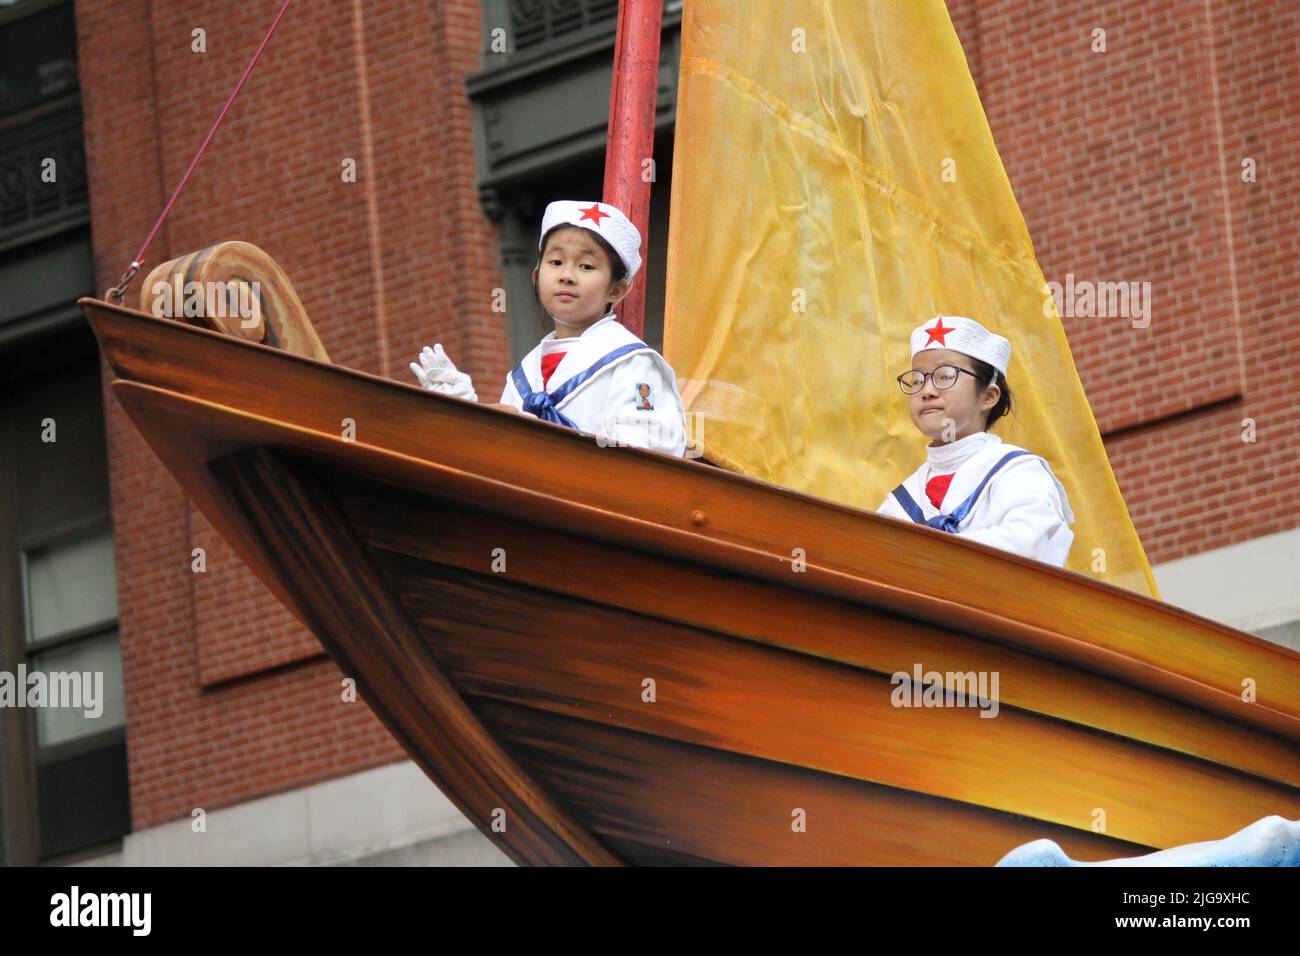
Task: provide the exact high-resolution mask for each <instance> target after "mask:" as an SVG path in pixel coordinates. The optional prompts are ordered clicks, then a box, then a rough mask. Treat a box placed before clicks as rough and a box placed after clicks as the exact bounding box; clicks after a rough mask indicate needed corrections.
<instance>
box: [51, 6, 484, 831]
mask: <svg viewBox="0 0 1300 956" xmlns="http://www.w3.org/2000/svg"><path fill="white" fill-rule="evenodd" d="M279 7H280V0H256V2H249V0H238V2H236V0H210V2H205V3H194V2H192V0H154V2H152V3H146V2H143V0H100V2H96V3H90V4H85V3H82V4H78V5H77V20H78V24H77V26H78V40H79V44H80V57H81V62H80V69H81V78H82V86H83V91H84V98H85V113H86V145H87V156H88V159H87V163H88V167H89V170H90V176H91V193H92V196H91V214H92V221H93V231H94V246H95V259H96V269H97V272H96V275H97V279H96V284H97V287H98V288H100V289H105V288H107V287H109V286H110V285H112V284H114V283H115V282H116V279H117V278H118V276H119V275H120V273H121V270H122V268H123V266H124V265H125V263H126V262H127V261H128V260H129V259H130V258H131V256H132V255H133V254H134V253H135V251H136V249H137V247H138V245H139V243H140V242H141V241H142V239H143V237H144V236H145V234H146V233H147V231H148V228H149V226H150V225H151V224H152V220H153V217H154V216H155V215H156V214H157V211H158V210H159V209H160V208H161V207H162V205H163V203H164V202H165V200H166V198H167V196H168V194H169V192H170V190H171V189H172V188H173V187H174V185H175V183H176V182H177V181H178V180H179V178H180V176H181V174H182V173H183V171H184V169H185V167H186V166H187V165H188V163H189V161H190V159H191V157H192V155H193V151H194V150H195V148H196V147H197V146H198V144H199V143H200V142H201V140H202V137H203V135H204V134H205V133H206V131H207V129H208V126H209V125H210V124H211V122H212V120H213V119H214V118H215V116H216V114H217V112H218V110H219V109H220V106H221V104H222V102H223V101H224V97H225V96H226V95H227V94H228V92H229V91H230V89H231V88H232V87H233V85H234V83H235V82H236V80H237V79H238V77H239V75H240V73H241V72H242V70H243V69H244V67H245V65H246V64H247V62H248V59H249V57H250V56H251V55H252V53H253V51H254V49H255V48H256V44H257V42H258V41H259V39H260V38H261V36H262V34H263V32H264V31H265V29H266V28H267V26H268V25H269V23H270V21H271V19H272V17H273V16H274V14H275V12H276V11H277V10H278V9H279ZM362 8H363V5H362V4H361V3H354V2H336V3H312V4H307V3H299V4H296V5H295V6H294V7H292V8H290V11H289V13H288V14H287V15H286V17H285V19H284V21H283V22H282V24H281V26H280V29H279V31H278V32H277V34H276V36H275V37H274V38H273V39H272V41H271V43H270V45H269V46H268V48H267V50H266V52H265V54H264V55H263V58H262V61H261V62H260V63H259V64H258V67H257V69H256V70H255V71H254V72H253V74H252V76H251V77H250V79H249V81H248V84H247V85H246V86H245V88H244V91H243V93H242V94H241V95H240V98H239V100H237V101H236V104H235V106H234V108H233V109H232V111H231V113H230V115H229V116H228V117H227V119H226V122H225V124H224V125H223V126H222V128H221V131H220V132H219V133H218V134H217V137H216V139H215V140H214V142H213V145H212V147H211V148H210V150H209V153H208V155H207V157H206V158H205V159H204V162H203V164H202V165H201V166H200V167H199V168H198V170H197V171H196V173H195V175H194V177H193V178H192V179H191V181H190V183H189V185H188V187H187V188H186V191H185V193H184V194H183V196H182V198H181V200H180V201H179V202H178V204H177V205H176V207H175V209H174V210H173V212H172V215H171V217H170V218H169V220H168V222H167V225H166V226H165V227H164V229H163V231H162V233H161V234H160V235H159V237H158V238H157V239H156V240H155V242H154V245H153V246H152V248H151V249H150V251H149V254H148V262H149V266H147V267H146V271H147V268H149V267H150V266H152V265H154V264H157V263H158V262H161V261H164V260H165V259H168V258H171V257H172V256H176V255H180V254H183V253H185V252H188V251H191V250H194V249H198V248H201V247H203V246H205V245H208V244H210V243H212V242H216V241H219V240H223V239H236V238H237V239H244V240H247V241H249V242H253V243H255V244H256V245H258V246H261V247H262V248H263V249H265V250H267V251H268V252H269V253H270V254H271V255H272V256H273V257H274V258H275V259H276V260H277V261H278V262H279V263H280V264H281V265H282V266H283V267H284V269H285V271H286V273H287V274H288V275H289V277H290V279H291V280H292V281H293V283H294V286H295V288H296V289H297V291H298V293H299V295H300V296H301V298H302V300H303V303H304V306H305V308H306V309H307V312H308V315H310V316H311V318H312V321H313V324H314V325H315V326H316V328H317V330H318V332H319V334H320V336H321V338H322V340H323V342H324V343H325V346H326V348H327V349H328V350H329V352H330V355H331V357H332V358H333V360H334V361H336V362H337V363H339V364H341V365H346V366H349V367H352V368H358V369H363V370H365V371H369V372H377V373H379V374H383V375H388V376H391V377H395V378H400V379H402V380H409V379H410V372H409V370H408V369H407V368H406V365H407V363H408V362H409V361H410V360H411V359H412V358H414V357H415V355H416V353H417V352H418V351H419V348H420V346H421V345H424V344H432V342H434V341H442V342H443V343H445V345H446V347H447V350H448V352H449V353H450V354H451V355H452V356H454V357H455V358H456V360H457V361H458V363H459V364H460V366H461V367H462V368H464V369H466V370H467V371H469V372H470V373H471V374H473V375H474V376H475V378H476V379H478V380H480V381H482V382H485V383H486V382H492V383H496V382H500V381H501V380H502V379H503V378H504V375H505V372H506V367H505V362H506V359H507V339H506V328H505V323H504V317H503V316H501V315H500V314H497V313H493V312H492V311H491V308H490V304H491V299H490V295H491V290H492V289H493V288H494V287H496V286H499V285H501V279H500V276H499V269H498V267H497V264H496V263H497V261H498V258H497V250H496V236H495V233H494V231H493V229H492V228H491V227H490V225H489V224H488V223H487V222H486V220H485V219H484V218H483V216H482V215H481V213H480V212H479V209H478V205H477V200H476V194H475V191H474V153H473V141H472V137H471V133H470V109H469V104H468V101H467V99H466V97H465V94H464V88H463V78H464V76H465V75H466V74H467V73H470V72H472V71H474V70H475V69H477V66H478V57H479V47H480V43H479V24H478V16H479V12H478V4H477V3H476V2H474V0H454V2H440V3H428V2H395V0H394V2H384V3H375V2H367V3H365V4H364V17H362V16H360V15H359V11H360V10H361V9H362ZM196 28H202V29H204V30H205V31H206V45H207V52H206V53H197V52H194V51H193V50H192V49H191V43H192V39H191V31H193V30H194V29H196ZM367 110H368V114H369V123H368V124H367V123H365V122H364V119H363V117H364V115H365V112H366V111H367ZM345 158H353V159H355V160H356V162H357V167H358V175H357V181H356V182H355V183H348V182H344V181H343V177H342V175H341V174H342V163H343V160H344V159H345ZM137 287H138V283H137ZM131 295H132V297H134V295H135V288H133V290H132V293H131ZM132 301H134V298H132ZM107 378H108V374H107V370H105V379H106V380H107ZM267 386H268V387H274V383H267ZM487 391H488V392H489V393H490V392H491V388H488V389H487ZM105 408H106V415H107V419H108V421H107V432H108V445H109V460H110V471H111V484H112V496H113V514H114V523H115V530H116V538H117V560H118V569H117V570H118V581H119V589H120V595H119V596H120V599H121V621H120V625H121V633H122V656H123V669H124V677H125V680H126V686H127V699H128V746H129V751H130V762H131V766H130V771H131V798H132V812H133V817H134V825H135V827H136V828H137V829H142V828H145V827H149V826H151V825H154V824H157V823H160V822H162V821H165V820H168V819H174V818H177V817H183V816H188V815H189V814H190V811H191V810H192V809H193V808H195V807H204V808H206V809H213V808H216V807H220V806H224V805H228V804H231V803H235V802H239V801H243V800H246V799H249V798H251V797H254V796H257V795H260V794H264V793H270V792H275V791H277V790H282V789H286V788H289V787H293V786H300V785H303V784H305V783H308V782H311V781H313V780H319V779H326V778H330V777H334V776H337V775H339V774H343V773H350V772H354V771H356V770H360V769H363V768H366V767H371V766H375V765H379V764H382V763H388V762H391V761H394V760H398V759H401V757H402V756H403V754H402V751H401V749H400V748H399V747H398V745H397V744H396V743H395V742H394V741H393V740H392V739H391V738H390V737H389V735H388V733H387V732H386V731H385V730H384V729H383V728H382V726H381V725H380V724H379V722H378V721H377V720H376V719H375V718H374V716H373V715H372V714H371V713H370V711H369V710H368V709H366V707H365V704H364V702H362V703H357V704H346V703H343V702H342V701H341V696H340V681H341V678H342V675H341V674H340V673H339V672H338V669H337V668H336V667H335V666H334V664H333V663H332V662H331V661H329V660H328V659H327V658H325V657H324V656H323V654H322V652H321V650H320V647H319V644H318V643H317V642H316V641H315V639H314V638H313V637H312V636H311V635H310V634H309V633H308V632H306V630H305V629H304V628H302V626H301V625H300V624H298V622H297V621H296V619H294V618H293V617H292V616H290V615H289V614H288V612H287V611H285V610H284V609H283V608H282V607H281V606H280V605H279V604H278V603H277V602H276V601H275V600H274V599H273V598H271V597H270V595H269V594H268V593H267V592H266V590H265V589H264V588H263V587H262V586H261V584H260V583H258V582H257V581H256V580H255V579H254V578H253V577H252V576H251V574H249V572H248V571H247V570H246V569H245V568H243V567H242V565H240V564H239V563H238V562H237V561H236V560H235V559H234V557H233V555H232V553H231V552H230V550H229V549H228V548H227V547H226V546H225V545H224V543H222V542H221V541H220V540H219V538H217V536H216V535H214V533H213V532H212V530H211V528H210V527H209V526H208V525H207V522H206V520H204V519H203V518H202V516H201V515H200V514H199V513H198V512H197V511H195V510H194V509H193V508H192V506H191V505H189V503H188V502H187V500H186V498H185V497H184V495H183V494H182V493H181V491H180V489H179V488H178V487H177V485H176V484H175V482H174V481H173V480H172V479H171V477H170V476H169V475H168V474H167V473H166V472H165V470H164V469H163V468H162V466H161V465H160V464H159V463H158V461H157V459H156V458H155V457H154V456H153V455H152V453H151V452H150V451H149V449H148V448H147V446H146V445H145V444H144V443H143V441H142V440H141V438H140V437H139V435H138V434H137V433H136V431H135V429H134V428H133V426H131V424H130V423H129V422H128V421H127V419H126V417H125V416H124V414H123V413H122V411H121V409H120V407H119V406H118V405H117V402H116V400H115V399H113V398H112V396H111V393H108V392H106V394H105ZM194 547H204V548H205V549H207V560H208V570H207V572H206V573H204V574H201V575H198V574H194V573H192V572H191V570H190V560H191V558H190V554H191V549H192V548H194Z"/></svg>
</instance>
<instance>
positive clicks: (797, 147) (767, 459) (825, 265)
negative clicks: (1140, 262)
mask: <svg viewBox="0 0 1300 956" xmlns="http://www.w3.org/2000/svg"><path fill="white" fill-rule="evenodd" d="M674 154H675V155H674V161H673V187H672V208H671V227H670V231H669V255H668V275H667V286H668V287H667V297H666V302H665V334H664V350H665V353H666V355H667V358H668V360H669V362H670V363H671V364H672V366H673V368H674V369H675V370H676V372H677V375H678V380H679V384H680V385H681V390H682V395H683V398H684V399H685V401H686V405H687V410H688V417H689V419H690V427H691V431H692V435H693V437H694V438H695V439H697V440H700V441H701V442H702V445H703V452H704V454H705V455H706V456H707V457H708V458H709V459H710V460H712V461H715V462H717V463H718V464H721V465H723V466H725V467H727V468H731V469H734V470H736V471H740V472H743V473H744V474H748V475H752V476H755V477H758V478H762V479H764V480H767V481H771V482H774V483H776V484H780V485H783V486H786V487H790V488H796V489H799V490H801V491H806V492H809V493H812V494H815V495H820V496H822V497H826V498H830V499H833V500H836V501H840V502H844V503H846V504H850V505H854V506H856V507H860V508H865V509H868V510H874V509H875V508H877V507H878V506H879V505H880V503H881V502H882V501H883V500H884V498H885V495H886V494H887V493H888V492H889V491H890V490H891V489H892V488H893V487H894V486H895V485H896V484H897V483H898V482H899V481H901V480H902V479H903V478H904V477H905V476H906V475H908V474H910V473H911V472H912V471H913V470H915V469H916V467H917V466H918V465H919V464H920V463H921V462H922V461H923V460H924V457H925V449H924V446H925V443H926V441H927V439H925V438H924V437H923V436H922V435H921V434H920V432H918V431H917V430H916V428H915V427H914V426H913V425H912V422H911V419H910V417H909V415H908V411H907V403H906V398H905V396H904V395H903V394H902V393H901V392H900V391H899V389H898V386H897V384H896V382H895V381H894V377H895V376H896V375H898V374H899V373H900V372H902V371H904V370H905V369H907V368H909V367H910V362H909V360H910V357H911V354H910V347H909V338H908V336H909V333H910V331H911V330H912V328H914V327H915V326H917V325H919V324H920V323H922V322H924V321H925V320H927V319H929V318H931V317H932V316H935V315H941V314H942V315H967V316H970V317H971V318H974V319H976V320H977V321H979V322H980V323H982V324H983V325H985V326H986V327H988V328H990V329H992V330H993V331H995V332H998V333H999V334H1002V335H1005V336H1007V338H1009V339H1010V340H1011V343H1012V359H1011V365H1010V367H1009V369H1008V376H1007V377H1008V383H1009V384H1010V386H1011V389H1012V393H1013V396H1014V400H1015V413H1014V415H1012V416H1011V417H1009V418H1004V419H1003V420H1002V421H1000V422H998V424H997V425H996V426H995V427H994V429H993V430H994V432H995V433H997V434H999V435H1001V436H1002V437H1003V438H1004V439H1005V440H1006V441H1009V442H1012V443H1014V444H1017V445H1021V446H1023V447H1025V448H1028V449H1030V450H1031V451H1033V452H1035V453H1036V454H1040V455H1042V456H1043V457H1044V458H1046V459H1047V460H1048V461H1049V462H1050V463H1051V465H1052V468H1053V470H1054V471H1055V472H1056V474H1057V477H1059V478H1060V480H1061V481H1062V483H1063V484H1064V485H1065V487H1066V490H1067V492H1068V493H1069V496H1070V503H1071V505H1072V507H1073V509H1074V513H1075V517H1076V519H1077V520H1076V523H1075V524H1074V526H1073V527H1074V531H1075V541H1074V546H1073V548H1072V550H1071V553H1070V559H1069V563H1068V565H1067V567H1069V568H1070V569H1071V570H1074V571H1079V572H1081V573H1084V574H1089V575H1092V576H1094V577H1096V578H1098V579H1100V580H1103V581H1106V582H1109V583H1112V584H1117V585H1120V586H1122V587H1126V588H1129V589H1131V590H1134V591H1137V592H1139V593H1143V594H1150V595H1153V596H1154V595H1155V594H1156V588H1155V581H1154V579H1153V578H1152V575H1151V569H1150V566H1149V564H1148V563H1147V559H1146V555H1145V554H1144V553H1143V550H1142V545H1141V542H1140V541H1139V540H1138V536H1137V533H1136V531H1135V530H1134V528H1133V524H1132V520H1131V519H1130V518H1129V514H1128V510H1127V508H1126V507H1125V505H1124V500H1123V498H1122V496H1121V495H1120V492H1119V487H1118V485H1117V484H1116V482H1115V476H1114V474H1113V473H1112V471H1111V468H1110V463H1109V462H1108V460H1107V458H1106V450H1105V447H1104V446H1103V444H1102V441H1101V436H1100V434H1099V432H1098V430H1097V423H1096V420H1095V419H1094V418H1093V415H1092V410H1091V409H1090V407H1089V405H1088V401H1087V397H1086V396H1085V395H1084V392H1083V387H1082V386H1081V384H1080V382H1079V376H1078V373H1077V371H1076V369H1075V366H1074V360H1073V358H1072V357H1071V355H1070V347H1069V344H1068V342H1067V341H1066V337H1065V332H1064V329H1063V328H1062V325H1061V320H1060V318H1059V316H1058V315H1057V313H1056V309H1055V306H1054V304H1053V301H1052V298H1051V297H1050V295H1048V294H1047V292H1046V287H1045V283H1044V280H1043V274H1042V271H1041V269H1040V268H1039V266H1038V262H1037V260H1036V259H1035V258H1034V250H1033V244H1032V242H1031V240H1030V238H1029V232H1028V230H1027V229H1026V228H1025V223H1024V219H1023V218H1022V217H1021V214H1020V209H1019V207H1018V206H1017V204H1016V200H1015V196H1014V195H1013V194H1012V191H1011V185H1010V183H1009V182H1008V180H1007V175H1006V171H1005V170H1004V169H1003V167H1002V161H1001V159H1000V158H999V156H998V153H997V148H996V147H995V145H994V142H993V137H992V134H991V132H990V130H989V126H988V120H987V119H986V117H985V115H984V110H983V108H982V106H981V105H980V101H979V95H978V93H977V92H976V89H975V84H974V82H973V80H972V79H971V75H970V70H969V69H968V67H967V65H966V58H965V55H964V54H963V52H962V49H961V44H960V42H959V41H958V38H957V35H956V32H955V31H954V29H953V26H952V23H951V21H950V20H949V17H948V11H947V9H946V7H945V6H944V3H943V0H907V2H896V0H874V2H868V0H859V2H854V3H842V2H839V0H764V2H762V3H755V2H754V0H708V2H697V3H687V4H686V5H685V9H684V20H683V24H682V60H681V85H680V89H679V93H678V105H677V128H676V143H675V147H674Z"/></svg>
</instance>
